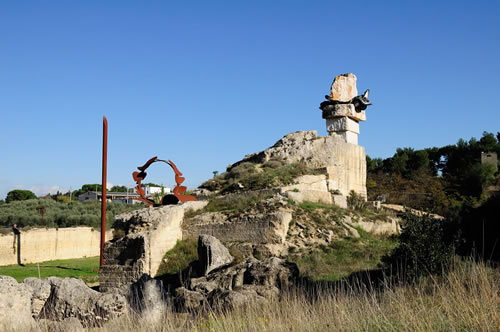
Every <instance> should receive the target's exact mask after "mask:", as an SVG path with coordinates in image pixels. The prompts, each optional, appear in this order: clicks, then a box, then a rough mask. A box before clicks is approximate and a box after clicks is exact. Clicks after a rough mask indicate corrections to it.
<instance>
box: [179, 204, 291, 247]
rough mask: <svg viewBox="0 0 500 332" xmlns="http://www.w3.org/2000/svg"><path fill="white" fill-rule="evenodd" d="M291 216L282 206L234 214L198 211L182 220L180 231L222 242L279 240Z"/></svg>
mask: <svg viewBox="0 0 500 332" xmlns="http://www.w3.org/2000/svg"><path fill="white" fill-rule="evenodd" d="M207 215H208V216H207ZM291 220H292V214H291V213H290V211H288V210H286V209H278V210H277V211H276V210H275V211H273V212H263V213H245V214H241V215H234V216H224V215H223V214H220V213H215V214H202V215H199V216H195V217H193V218H190V219H187V220H185V221H184V223H183V225H182V232H183V238H184V239H187V238H197V237H198V236H200V235H202V234H207V235H212V236H215V237H216V238H218V239H220V240H222V241H225V242H226V241H227V242H250V243H254V244H283V243H284V242H285V239H286V234H287V232H288V226H289V224H290V221H291Z"/></svg>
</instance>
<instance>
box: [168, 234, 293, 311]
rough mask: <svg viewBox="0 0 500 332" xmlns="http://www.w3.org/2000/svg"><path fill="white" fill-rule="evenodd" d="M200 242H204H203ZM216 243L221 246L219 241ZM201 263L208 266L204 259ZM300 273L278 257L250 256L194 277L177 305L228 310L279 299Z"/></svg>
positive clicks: (179, 293)
mask: <svg viewBox="0 0 500 332" xmlns="http://www.w3.org/2000/svg"><path fill="white" fill-rule="evenodd" d="M200 245H203V242H202V241H200ZM214 246H217V247H219V243H218V244H214ZM203 250H205V249H203ZM218 250H220V249H218ZM226 250H227V249H226ZM201 265H204V264H203V262H201ZM298 274H299V271H298V269H297V266H296V265H295V264H294V263H289V262H286V261H284V260H283V259H280V258H277V257H271V258H268V259H265V260H263V261H258V260H256V259H255V258H248V259H246V260H245V261H243V262H241V263H238V264H234V265H225V266H222V267H220V268H219V269H216V270H212V271H210V272H208V273H207V274H206V275H204V276H202V277H199V278H192V279H190V280H189V281H188V283H187V285H186V286H185V287H180V288H177V289H176V290H175V298H174V304H175V306H176V307H177V309H178V310H182V311H187V310H199V309H203V308H205V307H208V306H210V307H211V308H212V309H225V310H227V309H232V308H235V307H239V306H245V305H249V304H252V303H263V302H266V301H268V300H271V299H273V298H276V297H277V296H278V295H279V293H280V290H282V289H285V288H287V287H289V286H291V285H292V284H293V282H294V281H295V280H296V279H297V278H298Z"/></svg>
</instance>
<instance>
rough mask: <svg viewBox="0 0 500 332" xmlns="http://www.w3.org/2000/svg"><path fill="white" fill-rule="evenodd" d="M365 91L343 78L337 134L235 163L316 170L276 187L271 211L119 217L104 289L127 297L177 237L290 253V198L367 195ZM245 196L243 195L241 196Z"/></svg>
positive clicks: (330, 103) (293, 138) (291, 137)
mask: <svg viewBox="0 0 500 332" xmlns="http://www.w3.org/2000/svg"><path fill="white" fill-rule="evenodd" d="M357 93H358V92H357V87H356V76H354V75H353V74H344V75H340V76H337V77H336V78H335V80H334V82H333V84H332V86H331V93H330V96H328V97H327V99H328V100H327V101H326V102H323V103H322V104H321V106H320V108H321V109H322V110H323V118H325V119H326V121H327V131H328V132H329V136H318V134H317V132H316V131H314V130H313V131H299V132H294V133H290V134H287V135H285V136H284V137H283V138H282V139H280V140H279V141H278V142H276V144H274V145H273V146H271V147H270V148H268V149H266V150H264V151H261V152H258V153H254V154H250V155H247V156H245V158H243V159H242V160H241V161H239V162H237V163H235V164H233V165H232V166H231V167H236V166H237V165H239V164H242V163H253V164H254V165H256V168H259V167H260V168H261V167H262V165H263V164H264V163H266V162H268V161H271V160H280V161H281V162H283V163H284V164H291V163H300V164H302V165H304V166H306V167H307V168H308V169H310V170H313V171H314V172H313V173H314V174H310V175H302V176H299V177H297V178H295V180H294V181H295V183H293V184H290V185H287V186H282V187H278V188H272V189H270V191H271V192H272V193H273V198H272V199H270V201H269V202H267V203H268V204H267V203H266V204H267V205H266V204H264V205H266V206H267V207H266V208H265V209H264V210H263V211H254V212H251V213H244V214H240V215H232V216H227V215H224V214H223V213H218V212H214V213H208V212H207V213H204V214H200V215H198V216H195V217H192V218H187V219H186V220H184V211H185V210H186V209H199V208H202V207H203V206H204V205H205V204H207V202H203V201H199V202H189V203H184V204H180V205H172V206H166V207H158V208H149V209H143V210H139V211H134V212H130V213H127V214H122V215H120V216H117V220H116V222H115V225H114V227H115V228H118V229H121V230H122V231H123V232H125V236H124V237H122V238H120V239H117V240H114V241H111V242H107V243H106V245H105V248H104V266H103V267H102V268H101V269H100V271H99V282H100V287H101V291H105V292H106V291H118V292H120V293H122V294H126V292H127V287H128V286H129V285H131V284H133V283H134V282H136V281H137V280H139V279H140V278H142V277H143V276H144V275H149V276H154V275H155V274H156V272H157V270H158V267H159V265H160V262H161V260H162V258H163V255H164V254H165V252H166V251H168V250H169V249H171V248H173V247H174V245H175V242H176V241H177V240H180V239H185V238H194V237H198V236H199V235H202V234H208V235H212V236H215V237H217V238H218V239H220V240H221V241H225V242H232V243H238V244H240V245H241V248H250V251H252V250H257V251H259V250H262V251H264V250H265V251H266V252H268V253H270V254H271V255H280V254H281V253H282V252H283V250H286V246H287V244H286V237H287V233H288V230H289V225H290V221H291V219H292V213H291V211H289V210H287V201H286V199H287V198H288V199H291V200H293V201H296V202H303V201H309V202H318V203H324V204H337V205H339V206H341V207H347V200H346V198H347V197H348V196H349V194H350V192H351V191H354V192H355V193H357V194H358V195H360V196H361V197H363V198H365V199H366V154H365V150H364V148H363V147H362V146H359V145H357V142H358V134H359V122H360V121H364V120H366V114H365V109H366V107H367V106H368V105H370V104H371V103H370V101H369V100H368V91H367V92H365V93H364V94H363V95H361V96H357ZM240 189H241V188H240ZM208 190H209V191H210V190H212V189H208ZM242 190H246V189H245V188H243V189H242ZM210 193H211V194H220V193H219V192H218V191H211V192H210ZM238 194H242V193H235V195H238ZM339 222H341V221H339ZM351 228H352V227H351ZM352 229H354V228H352ZM350 232H354V231H352V230H351V231H350Z"/></svg>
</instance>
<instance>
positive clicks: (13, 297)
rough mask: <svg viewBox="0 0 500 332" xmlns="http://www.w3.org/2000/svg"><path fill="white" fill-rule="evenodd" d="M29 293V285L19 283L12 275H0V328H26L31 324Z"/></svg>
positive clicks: (30, 292) (30, 290)
mask: <svg viewBox="0 0 500 332" xmlns="http://www.w3.org/2000/svg"><path fill="white" fill-rule="evenodd" d="M31 294H32V288H31V287H30V286H28V285H25V284H19V283H18V282H17V281H16V279H14V278H12V277H8V276H0V329H1V330H4V331H6V330H14V331H17V330H24V329H26V330H28V329H29V327H30V326H32V325H33V323H34V321H33V318H32V317H31Z"/></svg>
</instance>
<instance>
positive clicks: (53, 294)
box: [0, 276, 128, 329]
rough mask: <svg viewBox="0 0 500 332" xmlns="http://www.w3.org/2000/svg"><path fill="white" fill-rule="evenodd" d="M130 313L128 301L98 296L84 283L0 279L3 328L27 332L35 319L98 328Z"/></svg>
mask: <svg viewBox="0 0 500 332" xmlns="http://www.w3.org/2000/svg"><path fill="white" fill-rule="evenodd" d="M127 311H128V304H127V300H126V299H125V297H123V296H121V295H118V294H102V293H99V292H96V291H94V290H92V289H91V288H89V287H87V286H86V285H85V283H84V282H83V281H81V280H80V279H75V278H64V279H62V278H55V277H50V278H47V279H44V280H40V279H35V278H27V279H26V280H25V281H24V282H23V283H18V282H17V281H16V280H15V279H14V278H11V277H6V276H0V327H2V324H3V326H4V327H6V328H13V329H18V328H27V327H28V326H31V325H32V324H33V323H34V320H33V318H36V319H38V320H46V321H47V322H49V321H57V322H62V321H66V322H67V321H68V320H70V319H77V320H78V321H79V322H80V323H79V324H81V325H82V326H84V327H95V326H102V325H103V324H104V323H106V322H107V321H109V320H110V319H113V318H116V317H119V316H121V315H123V314H124V313H126V312H127ZM49 325H50V324H49ZM58 328H60V326H59V327H58Z"/></svg>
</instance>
